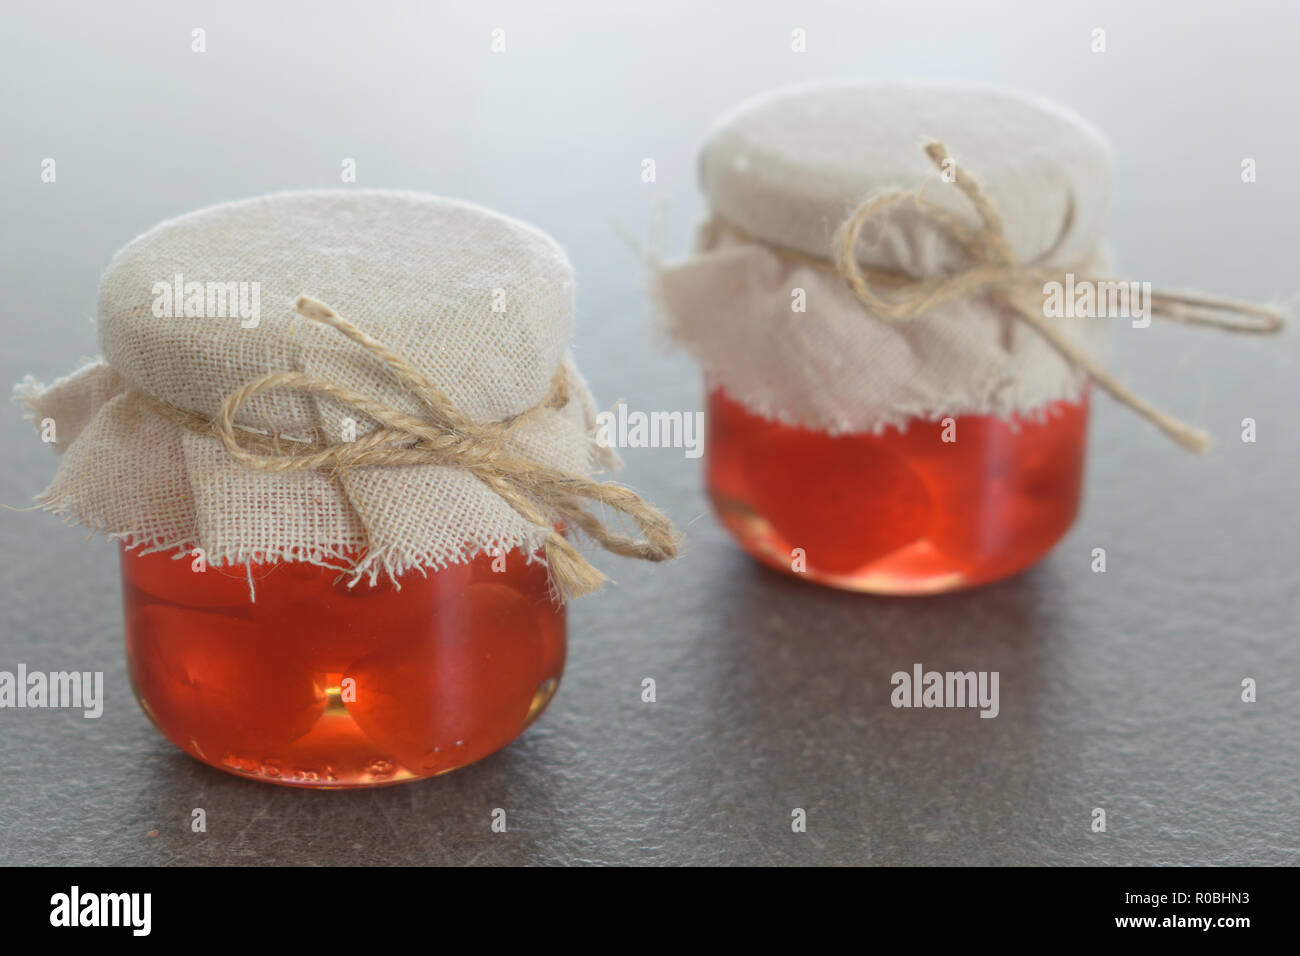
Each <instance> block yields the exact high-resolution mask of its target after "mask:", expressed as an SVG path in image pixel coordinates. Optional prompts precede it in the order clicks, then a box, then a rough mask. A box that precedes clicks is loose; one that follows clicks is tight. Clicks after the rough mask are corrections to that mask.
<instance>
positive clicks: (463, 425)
mask: <svg viewBox="0 0 1300 956" xmlns="http://www.w3.org/2000/svg"><path fill="white" fill-rule="evenodd" d="M294 308H295V310H296V311H297V312H298V314H299V315H301V316H303V317H304V318H307V319H311V320H312V321H314V322H319V323H321V324H322V325H328V326H329V327H331V328H333V329H335V330H336V331H338V332H339V333H340V334H342V335H344V336H346V337H347V338H349V339H351V340H352V341H353V342H356V343H357V344H358V345H360V346H361V347H362V348H364V349H365V350H366V351H367V352H369V353H370V354H371V355H373V356H374V357H375V358H376V359H378V360H379V361H380V362H382V363H383V364H384V365H385V366H386V367H387V368H388V369H389V371H390V372H392V374H393V375H394V377H396V378H397V380H398V381H399V382H400V383H401V384H402V385H403V386H404V387H405V389H406V390H407V391H408V392H409V393H410V394H411V395H412V396H414V397H415V398H417V399H418V400H419V401H420V404H421V405H422V406H423V416H422V417H416V416H413V415H409V414H407V413H405V412H402V411H399V410H398V409H395V408H391V407H389V406H388V405H386V404H384V403H383V402H379V401H376V400H374V399H372V398H370V397H369V396H366V395H363V394H361V393H359V392H356V391H353V390H352V389H350V388H347V387H345V386H342V385H338V384H336V383H334V382H330V381H327V380H325V379H321V378H318V377H316V376H314V375H310V374H308V373H306V372H272V373H269V374H267V375H263V376H262V377H260V378H257V379H254V380H253V381H251V382H249V383H248V384H246V385H244V386H243V387H241V388H239V389H237V390H236V391H234V392H232V393H230V394H229V395H228V396H226V399H225V401H224V402H222V405H221V410H220V412H219V413H218V415H217V417H216V419H214V420H208V419H206V418H204V417H203V416H200V415H195V414H194V413H192V412H189V411H187V410H184V409H178V408H176V407H175V406H171V405H166V403H160V402H158V401H157V400H156V399H155V400H153V402H154V404H155V407H159V406H161V407H159V410H160V411H163V412H164V414H166V415H167V416H168V417H170V418H172V419H173V420H175V421H178V422H180V423H181V424H183V425H185V426H187V427H189V428H192V429H195V430H202V431H208V432H209V433H211V432H215V433H216V436H217V437H218V438H219V439H220V440H221V443H222V444H223V445H224V446H225V447H226V450H227V451H228V452H229V453H230V455H231V456H232V457H233V458H234V459H235V460H236V461H238V462H240V463H241V464H242V465H244V466H245V467H247V468H251V469H254V470H256V471H263V472H271V473H276V472H286V471H302V470H306V469H317V468H322V467H325V466H333V468H334V471H335V473H336V474H337V473H339V472H341V471H343V470H345V469H348V468H365V467H378V466H394V465H396V466H402V465H450V466H453V467H456V468H463V469H464V470H466V471H468V472H470V473H471V474H473V475H474V477H476V478H478V479H479V480H480V481H482V482H483V483H484V484H485V485H487V486H488V487H489V488H490V489H492V491H493V492H495V493H496V494H497V495H498V496H499V497H500V498H501V499H502V500H503V501H505V502H506V503H507V504H508V505H510V507H511V508H513V509H514V510H515V511H516V512H517V513H518V514H519V515H520V516H521V517H522V518H523V519H524V520H525V521H527V522H528V523H529V524H532V525H534V526H536V527H538V528H543V529H545V530H546V532H547V533H546V536H545V539H544V543H543V551H544V554H545V557H546V561H547V564H548V565H549V567H550V572H551V578H552V582H553V584H554V586H555V588H556V589H557V591H558V592H559V595H560V597H561V598H563V599H567V598H570V597H576V596H578V595H581V594H587V593H589V592H591V591H595V590H597V589H598V588H599V587H600V586H601V585H602V584H603V583H604V582H605V580H606V578H605V575H604V574H602V573H601V572H600V571H599V570H597V569H596V568H595V567H593V566H592V564H591V563H590V562H589V561H587V559H586V558H584V557H583V556H582V555H581V554H580V553H579V552H578V550H577V549H576V548H575V547H574V546H573V545H572V544H570V543H569V542H568V541H567V540H566V539H565V538H564V536H563V535H562V534H561V533H559V532H558V531H557V530H556V528H555V523H556V521H559V522H560V523H562V524H563V525H565V526H571V527H576V528H580V529H581V530H582V531H584V532H586V534H587V535H589V536H590V537H591V538H592V539H594V540H595V541H597V542H598V543H599V544H600V545H601V546H603V547H604V548H605V549H606V550H608V551H612V552H613V553H615V554H620V555H623V556H625V557H632V558H641V559H643V560H646V561H664V560H667V559H669V558H672V557H675V556H676V554H677V549H678V545H679V535H678V534H677V531H676V530H675V529H674V528H673V526H672V523H671V522H670V521H669V520H668V518H667V517H666V516H665V515H664V514H663V513H662V512H661V511H659V510H658V509H657V508H655V507H654V506H652V505H650V504H649V503H647V502H646V501H644V500H642V499H641V498H640V497H639V496H638V495H637V494H636V493H634V492H633V491H631V490H629V489H627V488H624V487H621V486H619V485H615V484H612V483H602V482H597V481H592V480H591V479H589V478H584V477H581V476H579V475H573V474H569V473H567V472H564V471H561V470H559V469H556V468H551V467H548V466H546V465H542V464H539V463H537V462H535V461H529V460H527V459H523V458H518V457H512V456H511V455H510V454H509V452H508V451H507V449H506V440H507V439H508V438H509V437H510V436H511V434H512V433H513V432H514V431H515V430H516V429H517V428H518V427H519V426H520V425H521V424H523V423H524V422H526V421H529V420H531V419H532V418H534V417H535V416H536V415H538V414H540V413H541V412H542V411H543V410H544V409H548V408H549V409H554V408H560V407H562V406H564V405H565V404H566V403H567V401H568V379H567V376H566V374H565V372H564V366H563V365H561V367H560V370H559V371H558V372H557V373H556V377H555V379H554V381H553V382H552V386H551V390H550V393H549V394H548V395H547V397H546V398H545V399H544V400H543V401H542V402H541V403H540V404H538V405H536V406H534V407H533V408H531V409H529V410H528V411H525V412H523V413H522V414H520V415H518V416H516V417H514V418H513V419H510V420H508V421H504V422H494V423H491V424H487V425H480V424H478V423H476V422H473V421H471V420H470V419H469V418H467V417H466V416H465V415H463V414H462V413H461V412H460V411H459V410H458V409H457V408H456V407H455V406H454V405H453V404H452V403H451V401H450V400H449V399H448V398H447V397H446V396H445V395H444V394H443V393H442V392H441V391H439V390H438V388H437V387H435V386H434V384H433V383H432V382H430V381H429V379H428V378H427V377H426V376H425V375H424V374H423V373H421V372H420V371H418V370H417V369H415V368H414V367H413V366H412V365H411V364H410V363H409V362H407V361H406V359H404V358H403V357H402V356H401V355H399V354H397V353H396V352H394V351H393V350H392V349H390V348H389V347H388V346H386V345H384V344H383V343H382V342H380V341H378V340H377V339H375V338H374V337H372V336H371V335H369V334H367V333H366V332H364V331H362V330H361V329H359V328H357V327H356V326H355V325H353V324H352V323H351V322H349V321H348V320H347V319H344V318H342V317H341V316H339V315H337V314H336V313H335V312H334V310H333V309H331V308H330V307H329V306H327V305H325V304H323V303H321V302H317V301H316V300H315V299H311V298H309V297H307V296H300V297H299V298H298V301H297V302H296V303H295V305H294ZM279 388H297V389H302V390H303V391H306V392H309V393H311V394H313V395H319V396H323V397H326V398H332V399H335V400H337V401H339V402H341V403H343V404H344V405H346V406H348V407H349V408H352V409H355V410H356V411H358V412H361V413H362V414H364V415H366V416H367V417H368V418H371V419H373V420H374V421H376V422H378V423H379V425H380V426H381V427H380V428H377V429H376V430H374V431H372V432H369V433H368V434H366V435H362V436H360V437H358V438H357V439H356V440H354V441H349V442H341V443H338V444H322V443H318V442H309V441H297V440H293V441H284V440H281V437H280V436H273V435H265V434H261V433H258V432H252V431H248V430H247V429H243V428H237V426H236V425H235V418H236V417H237V416H238V414H239V411H240V409H241V408H243V406H244V404H245V403H246V402H248V401H249V400H250V399H251V398H253V396H255V395H258V394H260V393H262V392H268V391H271V390H272V389H279ZM584 502H592V503H595V504H600V505H604V506H606V507H608V508H611V509H613V510H614V511H616V512H618V513H620V514H622V515H624V516H626V517H628V518H630V519H631V520H632V521H633V522H634V523H635V524H636V525H637V527H638V528H639V529H640V530H641V532H642V534H643V535H644V537H641V538H633V537H629V536H627V535H623V534H619V533H617V532H615V531H612V530H610V529H609V528H607V527H606V526H605V524H604V523H603V522H602V521H601V520H600V519H599V518H598V517H596V516H595V515H594V514H592V513H591V512H590V511H588V510H587V509H586V507H584Z"/></svg>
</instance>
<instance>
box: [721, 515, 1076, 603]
mask: <svg viewBox="0 0 1300 956" xmlns="http://www.w3.org/2000/svg"><path fill="white" fill-rule="evenodd" d="M712 499H713V509H714V512H715V513H716V514H717V515H718V518H719V520H720V521H721V522H722V525H723V527H725V528H726V529H727V531H728V532H729V533H730V535H731V537H732V538H733V539H734V540H735V542H736V543H737V544H739V545H740V547H741V548H742V549H743V550H744V551H745V552H746V553H747V554H749V555H750V556H751V557H753V558H754V559H755V560H757V561H758V562H759V563H760V564H762V565H764V566H765V567H768V568H771V569H772V570H773V571H777V572H779V573H781V574H786V575H789V576H790V577H794V578H799V579H801V580H804V581H808V582H810V583H812V584H819V585H822V586H824V587H830V588H836V589H837V590H841V591H854V592H857V593H859V594H875V595H882V596H892V597H916V596H922V595H927V594H944V593H947V592H951V591H965V590H969V589H971V588H976V587H981V586H983V585H985V584H991V583H993V582H994V581H998V580H1002V579H1003V578H1008V577H1011V576H1013V575H1016V574H1019V573H1020V572H1021V571H1025V570H1027V569H1028V568H1031V567H1033V566H1034V565H1035V564H1037V563H1038V562H1039V561H1041V560H1042V559H1043V558H1044V557H1046V556H1047V553H1048V552H1049V551H1050V550H1051V548H1052V546H1053V545H1055V544H1056V541H1051V542H1049V543H1047V544H1046V546H1044V548H1043V550H1042V551H1041V552H1039V553H1036V554H1034V555H1032V556H1030V557H1028V558H1025V559H1023V560H1021V561H1020V562H1019V563H1007V564H1003V565H1000V566H991V567H985V568H980V569H978V570H972V569H970V568H968V567H963V566H961V565H958V564H955V563H954V562H952V561H951V560H949V559H948V558H946V557H945V556H944V554H943V553H942V552H941V551H939V550H938V548H936V547H935V546H934V544H933V543H932V542H930V541H928V540H921V541H915V542H913V543H911V544H909V545H907V546H906V547H903V548H900V549H899V550H897V551H895V552H892V553H891V554H888V555H886V556H885V557H883V558H880V559H878V560H876V561H873V562H871V563H870V564H868V565H865V566H863V567H861V568H858V569H857V570H855V571H853V572H851V573H847V574H843V573H832V572H827V571H822V570H819V569H817V568H813V567H808V568H805V569H804V570H795V568H794V566H793V565H794V562H792V560H791V557H790V554H791V551H792V546H791V545H790V544H789V542H787V541H786V540H785V539H784V538H782V537H781V535H780V534H779V533H777V531H776V530H775V529H774V528H773V527H772V526H771V525H770V524H769V523H767V522H766V521H764V520H763V519H762V518H760V517H758V516H756V515H755V513H754V511H753V510H752V509H750V508H748V507H747V506H745V505H744V504H743V503H740V502H736V501H734V500H727V499H720V498H719V496H717V495H714V496H712Z"/></svg>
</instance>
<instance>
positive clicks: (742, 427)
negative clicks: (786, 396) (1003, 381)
mask: <svg viewBox="0 0 1300 956" xmlns="http://www.w3.org/2000/svg"><path fill="white" fill-rule="evenodd" d="M1087 421H1088V401H1087V393H1086V391H1085V393H1084V394H1083V395H1082V396H1081V397H1080V399H1079V400H1078V401H1075V402H1066V401H1060V402H1054V403H1052V404H1051V405H1049V406H1046V407H1045V408H1043V409H1041V410H1039V413H1038V414H1035V415H1031V416H1027V417H1013V418H1011V419H1002V418H998V417H995V416H989V415H968V416H958V417H956V418H951V417H949V418H945V419H943V420H941V421H937V422H931V421H913V422H912V423H911V424H910V425H909V426H908V427H906V428H902V429H898V428H893V427H890V428H884V429H881V430H880V431H878V432H874V431H873V432H866V433H854V434H846V435H831V434H829V433H826V432H822V431H817V430H813V429H809V428H802V427H797V426H790V425H785V424H782V423H780V422H777V421H773V420H770V419H767V418H763V417H761V416H759V415H757V414H756V413H754V412H751V411H750V410H749V409H747V408H745V407H744V406H743V405H741V404H740V403H739V402H737V401H735V400H734V399H732V398H730V397H729V396H727V395H725V394H724V393H723V392H722V391H721V389H719V388H716V387H715V388H712V389H711V390H710V394H709V432H708V452H707V454H708V459H707V476H708V477H707V484H708V492H709V496H710V498H711V499H712V502H713V507H714V510H715V511H716V512H717V514H718V517H719V518H720V519H721V521H722V524H723V525H724V526H725V527H726V528H727V530H728V531H729V532H730V533H731V535H732V536H733V537H734V538H735V539H736V540H737V541H738V542H739V544H740V546H741V547H742V548H743V549H744V550H745V551H747V552H749V553H750V554H751V555H753V556H754V557H755V558H757V559H758V560H759V561H761V562H762V563H764V564H766V565H768V566H769V567H772V568H774V569H776V570H778V571H781V572H783V573H786V574H791V575H793V576H795V577H800V578H803V579H804V580H808V581H813V582H816V583H818V584H823V585H827V586H829V587H834V588H840V589H843V590H849V591H860V592H866V593H870V594H896V595H916V594H936V593H941V592H945V591H956V590H960V589H963V588H971V587H977V586H979V585H983V584H988V583H990V582H993V581H996V580H999V579H1001V578H1005V577H1008V576H1010V575H1013V574H1016V573H1017V572H1019V571H1023V570H1024V569H1025V568H1027V567H1029V566H1030V565H1032V564H1034V563H1035V562H1037V561H1038V560H1039V559H1041V558H1042V557H1043V556H1044V555H1046V554H1047V552H1048V551H1050V550H1051V549H1052V547H1053V546H1054V545H1055V544H1056V543H1057V542H1058V541H1060V540H1061V538H1063V537H1064V536H1065V534H1066V532H1067V531H1068V530H1069V528H1070V525H1071V524H1072V523H1073V522H1074V518H1075V515H1076V514H1077V512H1078V508H1079V498H1080V492H1081V488H1082V482H1083V462H1084V449H1085V445H1086V441H1087Z"/></svg>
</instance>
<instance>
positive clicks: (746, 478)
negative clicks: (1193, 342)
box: [655, 81, 1112, 594]
mask: <svg viewBox="0 0 1300 956" xmlns="http://www.w3.org/2000/svg"><path fill="white" fill-rule="evenodd" d="M939 139H942V140H943V141H944V143H939V142H937V140H939ZM945 144H946V145H945ZM923 146H924V148H922V147H923ZM950 150H951V151H950ZM1111 162H1112V156H1111V150H1110V147H1109V145H1108V144H1107V143H1106V141H1105V138H1104V137H1103V136H1102V135H1101V134H1100V133H1099V132H1098V131H1097V130H1096V129H1094V128H1093V127H1091V126H1090V125H1089V124H1088V123H1087V122H1086V121H1084V120H1082V119H1081V118H1079V117H1077V116H1075V115H1074V114H1072V113H1069V112H1068V111H1066V110H1063V109H1060V108H1059V107H1057V106H1055V105H1053V104H1050V103H1046V102H1044V101H1042V100H1038V99H1036V98H1034V97H1029V96H1024V95H1021V94H1016V93H1011V92H1005V91H997V90H980V89H970V88H965V87H946V86H927V85H915V84H888V83H883V84H882V83H873V82H860V81H842V82H817V83H812V84H806V85H802V86H796V87H790V88H787V89H782V90H774V91H771V92H768V93H764V94H761V95H759V96H756V97H753V98H752V99H750V100H747V101H745V102H744V103H741V104H739V105H738V106H736V107H735V108H733V109H732V110H730V111H729V112H727V113H726V114H725V115H723V116H722V117H720V118H719V119H718V120H717V121H716V122H715V123H714V125H713V127H712V129H711V130H710V133H709V135H708V137H707V139H706V140H705V142H704V144H703V146H702V148H701V152H700V158H699V163H698V170H699V176H700V185H701V187H702V189H703V192H704V194H705V198H706V200H707V204H708V207H709V215H708V217H707V219H706V220H705V222H704V223H703V225H702V227H701V229H700V230H699V234H698V238H697V242H696V247H695V250H694V252H693V254H692V255H690V256H688V257H687V258H686V259H684V260H683V261H681V262H677V263H669V264H666V265H661V266H659V268H657V270H656V289H655V298H656V302H657V304H658V306H659V314H660V316H661V321H662V323H663V325H664V331H665V332H666V334H667V335H668V336H669V337H671V338H672V339H673V340H674V341H676V342H677V343H678V344H680V345H682V346H683V347H684V348H686V349H687V350H689V351H690V352H691V353H692V355H693V356H694V357H695V358H696V359H697V360H698V361H699V362H700V364H701V366H702V367H703V369H704V372H705V388H706V391H707V408H708V429H707V438H706V463H705V467H706V483H707V489H708V493H709V496H710V498H711V499H712V503H713V506H714V509H715V510H716V512H717V514H718V515H719V517H720V519H721V521H722V523H723V524H724V525H725V527H726V528H727V530H728V531H729V532H730V533H731V534H732V535H733V536H734V537H735V538H736V540H737V541H738V542H739V543H740V545H741V547H743V548H744V549H745V550H746V551H747V552H749V553H750V554H752V555H753V556H754V557H756V558H758V559H759V560H760V561H762V562H763V563H764V564H766V565H769V566H771V567H773V568H775V569H778V570H781V571H784V572H786V573H791V574H794V575H796V576H798V577H800V578H802V579H804V580H810V581H815V582H818V583H820V584H825V585H829V586H833V587H839V588H845V589H850V590H855V591H865V592H872V593H877V594H924V593H933V592H940V591H948V590H953V589H957V588H964V587H970V586H974V585H979V584H984V583H987V582H991V581H995V580H998V579H999V578H1003V577H1006V576H1008V575H1011V574H1014V573H1016V572H1018V571H1020V570H1022V569H1024V568H1026V567H1028V566H1029V565H1031V564H1033V563H1034V562H1035V561H1037V560H1038V559H1039V558H1041V557H1042V556H1043V555H1044V554H1046V553H1047V552H1048V550H1049V549H1050V548H1051V547H1052V546H1053V545H1054V544H1055V543H1056V542H1057V541H1059V540H1060V539H1061V537H1062V536H1063V535H1064V534H1065V533H1066V531H1067V530H1068V529H1069V527H1070V525H1071V524H1072V522H1073V520H1074V518H1075V515H1076V513H1077V512H1078V509H1079V502H1080V494H1081V488H1082V482H1083V473H1084V468H1083V463H1084V457H1085V450H1086V444H1087V423H1088V401H1089V391H1088V389H1089V386H1088V376H1087V374H1086V373H1085V371H1084V368H1085V367H1086V366H1085V365H1084V364H1081V363H1079V362H1077V361H1075V360H1074V359H1072V358H1069V357H1067V355H1066V353H1067V352H1070V351H1072V352H1073V353H1074V354H1075V355H1076V356H1077V355H1085V356H1086V357H1087V358H1091V357H1092V356H1094V355H1095V354H1097V353H1098V352H1099V351H1100V350H1102V349H1103V348H1104V347H1105V341H1106V339H1107V337H1108V335H1109V332H1110V327H1109V324H1108V321H1107V319H1106V318H1105V317H1104V316H1100V315H1096V314H1093V313H1088V312H1080V313H1078V314H1077V315H1076V314H1075V312H1074V311H1070V312H1068V316H1069V317H1068V318H1066V317H1065V315H1061V316H1057V315H1056V314H1055V312H1051V313H1050V314H1049V308H1048V306H1047V305H1045V304H1044V305H1043V306H1042V308H1043V317H1044V318H1045V319H1050V320H1051V321H1052V322H1059V323H1060V325H1059V326H1058V327H1057V328H1054V329H1050V330H1048V332H1047V333H1043V329H1042V328H1041V327H1037V326H1036V325H1035V323H1036V322H1037V307H1038V305H1039V303H1038V302H1036V301H1034V302H1032V303H1031V304H1029V305H1025V303H1024V302H1022V301H1020V300H1019V299H1017V300H1015V301H1014V302H1013V301H1012V300H1011V299H1010V298H1008V297H1007V295H1006V294H1005V292H1004V290H1002V291H1000V287H998V286H997V283H998V281H1001V280H1003V279H1005V278H1006V274H1010V273H1011V272H1014V270H1013V269H1012V268H1011V265H1009V264H1028V265H1030V266H1032V268H1033V269H1037V270H1040V271H1041V272H1042V274H1043V275H1050V276H1053V277H1054V276H1056V275H1057V270H1058V269H1059V270H1060V274H1062V275H1065V274H1072V273H1074V272H1078V273H1079V274H1080V275H1083V276H1090V275H1099V274H1105V270H1106V267H1107V265H1108V262H1107V253H1106V249H1105V244H1104V239H1105V227H1106V219H1107V212H1108V206H1109V193H1110V186H1109V184H1110V176H1111V173H1110V167H1111ZM972 182H977V183H978V189H974V188H973V187H972V185H971V184H972ZM975 197H977V198H978V202H977V201H976V198H975ZM999 257H1001V258H999ZM1037 275H1038V273H1035V278H1034V279H1033V280H1032V282H1033V285H1034V286H1035V288H1034V289H1032V290H1030V291H1029V292H1025V293H1024V295H1025V296H1026V299H1025V301H1029V297H1031V296H1037V294H1038V288H1037V287H1038V286H1041V285H1042V284H1043V283H1042V282H1041V281H1040V280H1039V279H1038V278H1037ZM1021 291H1023V290H1018V292H1017V294H1019V293H1020V292H1021ZM1043 291H1044V293H1046V291H1047V289H1046V288H1044V289H1043ZM1024 308H1030V309H1032V310H1033V312H1032V313H1031V314H1030V315H1029V317H1028V319H1026V318H1025V316H1024V314H1023V312H1021V311H1018V310H1021V309H1024ZM1029 326H1034V327H1029ZM1061 343H1064V347H1063V346H1062V344H1061Z"/></svg>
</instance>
